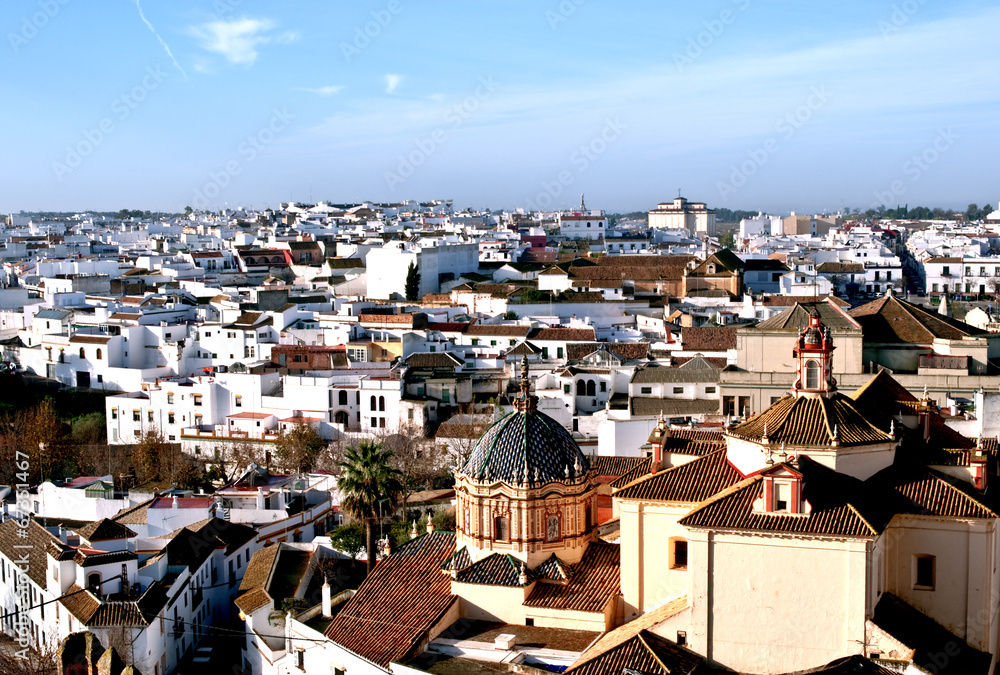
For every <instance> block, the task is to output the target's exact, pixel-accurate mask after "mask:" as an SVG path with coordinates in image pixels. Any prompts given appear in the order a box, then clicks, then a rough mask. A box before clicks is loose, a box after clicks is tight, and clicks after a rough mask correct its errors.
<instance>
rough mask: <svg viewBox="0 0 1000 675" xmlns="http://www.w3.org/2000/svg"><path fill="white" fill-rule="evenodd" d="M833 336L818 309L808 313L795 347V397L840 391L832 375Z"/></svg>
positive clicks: (793, 351)
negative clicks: (806, 324)
mask: <svg viewBox="0 0 1000 675" xmlns="http://www.w3.org/2000/svg"><path fill="white" fill-rule="evenodd" d="M833 349H834V347H833V337H832V336H831V335H830V329H829V328H828V327H825V326H824V325H823V321H822V320H821V319H820V316H819V312H817V311H816V310H815V309H814V310H813V311H812V312H810V313H809V325H808V326H806V327H805V328H804V329H802V332H801V333H799V339H798V342H796V344H795V348H794V349H793V350H792V355H793V356H794V357H795V359H796V363H797V365H796V370H795V372H796V376H795V384H793V385H792V393H793V394H795V396H830V395H831V394H833V393H834V392H836V391H837V380H836V379H835V378H834V377H833Z"/></svg>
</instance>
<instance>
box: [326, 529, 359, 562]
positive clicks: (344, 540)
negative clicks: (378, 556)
mask: <svg viewBox="0 0 1000 675" xmlns="http://www.w3.org/2000/svg"><path fill="white" fill-rule="evenodd" d="M330 543H331V544H332V545H333V547H334V548H335V549H337V550H338V551H343V552H344V553H346V554H347V555H349V556H351V557H352V558H355V559H357V557H358V554H359V553H361V552H362V551H364V550H365V529H364V528H363V527H361V524H360V523H356V522H355V523H348V524H347V525H341V526H340V527H335V528H333V530H331V531H330Z"/></svg>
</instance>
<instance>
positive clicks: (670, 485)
mask: <svg viewBox="0 0 1000 675" xmlns="http://www.w3.org/2000/svg"><path fill="white" fill-rule="evenodd" d="M742 478H743V476H741V475H740V472H739V471H737V470H736V469H735V468H733V466H732V465H731V464H730V463H729V462H728V461H727V459H726V450H725V448H720V449H718V450H716V451H715V452H713V453H711V454H709V455H705V456H704V457H701V458H699V459H696V460H694V461H693V462H688V463H686V464H681V465H679V466H675V467H671V468H669V469H666V470H664V471H658V472H656V473H655V474H650V475H648V476H646V477H644V478H640V479H639V480H638V481H637V482H634V483H632V484H631V485H629V486H628V487H625V488H623V489H621V490H618V492H616V493H615V495H614V496H615V498H616V499H635V500H640V501H656V502H691V503H694V502H700V501H702V500H705V499H708V498H709V497H711V496H713V495H716V494H718V493H719V492H720V491H722V490H725V489H726V488H728V487H730V486H732V485H735V484H736V483H738V482H740V481H741V480H742Z"/></svg>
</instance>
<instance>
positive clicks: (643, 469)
mask: <svg viewBox="0 0 1000 675" xmlns="http://www.w3.org/2000/svg"><path fill="white" fill-rule="evenodd" d="M652 463H653V458H652V457H644V458H643V461H642V462H641V463H639V464H637V465H636V466H634V467H632V470H631V471H628V472H627V473H623V474H622V475H621V476H619V477H618V478H616V479H614V480H613V481H611V489H612V490H617V489H619V488H623V487H625V486H626V485H630V484H632V483H633V482H635V481H636V480H638V479H640V478H642V477H643V476H645V475H646V474H648V473H649V469H650V466H651V465H652ZM612 507H613V505H612Z"/></svg>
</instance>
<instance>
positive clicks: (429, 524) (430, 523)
mask: <svg viewBox="0 0 1000 675" xmlns="http://www.w3.org/2000/svg"><path fill="white" fill-rule="evenodd" d="M427 534H434V519H433V518H431V517H430V515H428V516H427Z"/></svg>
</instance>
